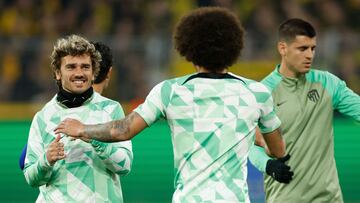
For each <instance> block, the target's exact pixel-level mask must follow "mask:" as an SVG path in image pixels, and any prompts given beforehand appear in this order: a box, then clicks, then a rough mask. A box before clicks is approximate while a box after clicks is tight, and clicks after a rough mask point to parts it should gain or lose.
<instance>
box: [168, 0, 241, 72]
mask: <svg viewBox="0 0 360 203" xmlns="http://www.w3.org/2000/svg"><path fill="white" fill-rule="evenodd" d="M243 35H244V30H243V27H242V25H241V23H240V20H239V19H238V18H237V17H236V16H235V15H234V14H233V13H231V12H230V11H229V10H227V9H225V8H219V7H202V8H198V9H196V10H194V11H192V12H190V13H189V14H188V15H185V16H184V17H182V18H181V19H180V22H179V23H178V24H177V26H176V28H175V32H174V36H173V38H174V43H175V49H176V50H177V51H178V52H179V53H180V55H181V56H184V57H185V58H186V60H188V61H190V62H192V63H193V64H195V65H197V66H201V67H204V68H206V69H208V70H210V71H214V72H216V71H221V70H223V69H224V68H227V67H229V66H231V65H232V64H234V63H235V62H236V60H237V58H238V57H239V56H240V52H241V50H242V48H243Z"/></svg>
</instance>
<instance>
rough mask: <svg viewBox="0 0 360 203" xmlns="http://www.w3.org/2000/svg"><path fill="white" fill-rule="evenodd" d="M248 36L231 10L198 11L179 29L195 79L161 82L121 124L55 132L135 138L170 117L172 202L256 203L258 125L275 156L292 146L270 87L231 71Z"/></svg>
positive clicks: (72, 124) (71, 123) (74, 124)
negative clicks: (252, 180) (252, 167)
mask: <svg viewBox="0 0 360 203" xmlns="http://www.w3.org/2000/svg"><path fill="white" fill-rule="evenodd" d="M243 35H244V31H243V28H242V26H241V23H240V21H239V20H238V18H237V17H236V16H235V15H234V14H233V13H231V12H230V11H228V10H226V9H223V8H217V7H204V8H199V9H196V10H193V11H191V12H190V13H189V14H188V15H185V16H184V17H182V18H181V20H180V22H179V23H178V24H177V26H176V29H175V33H174V43H175V48H176V50H177V51H178V52H179V53H180V55H181V56H184V57H185V58H186V60H188V61H189V62H191V63H192V64H193V65H194V68H195V70H196V72H195V73H193V74H190V75H185V76H182V77H178V78H174V79H169V80H165V81H163V82H161V83H159V84H158V85H156V86H155V87H154V88H153V89H152V90H151V91H150V93H149V95H148V96H147V98H146V100H145V102H144V103H143V104H141V105H140V106H139V107H137V108H136V109H135V110H134V111H133V112H132V113H130V114H129V115H128V116H126V117H125V118H124V119H122V120H117V121H112V122H108V123H105V124H98V125H84V124H82V123H81V122H80V121H77V120H75V119H66V120H64V121H63V122H62V123H61V124H60V125H58V127H57V128H56V129H55V133H64V134H66V135H67V136H71V137H74V138H79V139H82V140H85V141H89V140H93V139H95V140H101V141H105V142H114V141H120V140H129V139H131V138H133V137H134V136H135V135H137V134H138V133H139V132H141V131H142V130H143V129H145V128H146V127H148V126H151V125H152V124H153V123H154V122H156V121H157V120H158V119H160V118H165V119H166V120H167V122H168V124H169V126H170V129H171V136H172V144H173V152H174V166H175V193H174V195H173V202H249V195H248V187H247V183H246V178H247V169H246V164H247V158H248V153H249V149H250V147H251V146H252V145H253V144H254V140H255V128H256V126H257V125H258V124H259V126H260V130H261V132H262V133H263V134H264V137H265V142H266V144H267V146H268V148H269V151H270V153H271V154H272V155H273V156H274V157H277V158H280V157H283V156H284V155H285V145H284V142H283V140H282V137H281V135H280V132H279V129H278V128H279V126H280V120H279V119H278V118H277V116H276V114H275V112H274V109H273V102H272V97H271V94H270V92H269V91H268V90H267V88H266V87H265V86H264V85H262V84H261V83H259V82H256V81H253V80H249V79H246V78H244V77H240V76H237V75H234V74H232V73H230V72H228V68H229V67H230V66H231V65H232V64H233V63H235V62H236V61H237V59H238V57H239V55H240V52H241V50H242V48H243ZM154 136H156V135H154Z"/></svg>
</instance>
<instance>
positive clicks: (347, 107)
mask: <svg viewBox="0 0 360 203" xmlns="http://www.w3.org/2000/svg"><path fill="white" fill-rule="evenodd" d="M315 47H316V32H315V29H314V28H313V26H312V25H311V24H310V23H308V22H306V21H304V20H301V19H289V20H287V21H285V22H283V23H282V24H281V25H280V27H279V41H278V52H279V54H280V55H281V63H280V64H279V65H278V66H276V68H275V70H274V71H273V72H272V73H271V74H270V75H269V76H267V77H266V78H265V79H264V80H263V81H262V83H263V84H265V85H266V86H267V87H268V88H269V89H270V90H271V91H272V96H273V98H274V106H275V110H276V114H277V115H278V116H279V118H280V120H281V129H282V133H283V136H284V139H285V142H286V152H287V153H288V154H290V155H291V159H289V161H288V163H287V164H288V165H289V166H290V167H291V169H292V170H293V171H294V174H295V175H294V178H293V180H292V181H291V182H290V183H289V184H282V183H280V182H277V181H275V180H274V179H273V178H270V177H269V176H266V177H265V192H266V201H267V202H292V203H310V202H332V203H335V202H336V203H342V202H343V198H342V194H341V189H340V184H339V179H338V174H337V169H336V163H335V159H334V136H333V135H334V132H333V112H334V110H337V111H339V112H340V113H342V114H344V115H347V116H350V117H352V118H354V119H355V120H357V121H360V97H359V95H357V94H356V93H354V92H353V91H352V90H351V89H349V88H348V87H347V86H346V84H345V82H344V81H342V80H340V79H339V78H338V77H336V76H335V75H333V74H331V73H329V72H325V71H320V70H314V69H312V67H311V65H312V61H313V59H314V55H315ZM255 151H256V150H255ZM260 151H261V150H257V152H259V154H257V155H254V154H252V156H250V160H251V161H252V163H254V164H256V165H257V167H258V168H262V169H264V168H266V167H264V165H266V164H267V163H268V162H267V161H268V160H269V159H270V158H265V157H266V154H265V152H264V151H263V152H262V153H260ZM269 163H270V162H269ZM280 165H281V163H280ZM267 166H269V165H267ZM268 169H269V168H268V167H267V168H266V172H268ZM272 176H273V175H272Z"/></svg>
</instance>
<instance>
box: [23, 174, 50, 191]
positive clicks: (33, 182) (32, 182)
mask: <svg viewBox="0 0 360 203" xmlns="http://www.w3.org/2000/svg"><path fill="white" fill-rule="evenodd" d="M25 180H26V182H27V183H28V184H29V185H30V186H31V187H33V188H37V187H40V186H42V185H44V184H45V183H40V182H39V181H37V180H36V179H34V178H30V177H29V176H27V175H26V174H25Z"/></svg>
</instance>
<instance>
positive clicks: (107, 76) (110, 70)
mask: <svg viewBox="0 0 360 203" xmlns="http://www.w3.org/2000/svg"><path fill="white" fill-rule="evenodd" d="M111 74H112V66H111V67H110V68H109V72H108V73H107V75H106V79H110V78H111Z"/></svg>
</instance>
